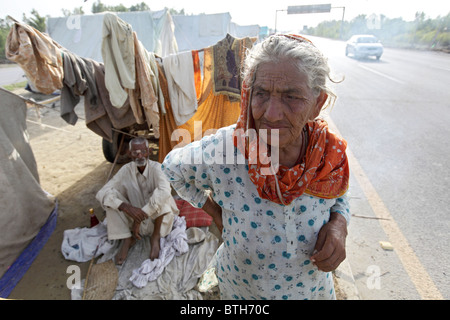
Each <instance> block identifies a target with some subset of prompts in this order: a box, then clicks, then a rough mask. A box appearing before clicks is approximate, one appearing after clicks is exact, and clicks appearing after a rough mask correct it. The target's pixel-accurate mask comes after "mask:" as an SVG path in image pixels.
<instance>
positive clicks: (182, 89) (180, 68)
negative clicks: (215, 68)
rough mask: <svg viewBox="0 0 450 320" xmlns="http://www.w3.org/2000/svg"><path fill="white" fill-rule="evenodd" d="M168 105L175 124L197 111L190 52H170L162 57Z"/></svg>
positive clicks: (181, 122) (186, 119)
mask: <svg viewBox="0 0 450 320" xmlns="http://www.w3.org/2000/svg"><path fill="white" fill-rule="evenodd" d="M163 65H164V72H165V74H166V78H167V86H168V88H169V95H170V105H171V107H172V112H173V116H174V118H175V122H176V123H177V125H182V124H184V123H185V122H186V121H188V120H189V119H190V118H191V117H192V116H193V115H194V114H195V112H196V111H197V106H198V105H197V93H196V92H195V83H194V63H193V59H192V52H191V51H185V52H181V53H178V54H171V55H169V56H167V57H164V59H163Z"/></svg>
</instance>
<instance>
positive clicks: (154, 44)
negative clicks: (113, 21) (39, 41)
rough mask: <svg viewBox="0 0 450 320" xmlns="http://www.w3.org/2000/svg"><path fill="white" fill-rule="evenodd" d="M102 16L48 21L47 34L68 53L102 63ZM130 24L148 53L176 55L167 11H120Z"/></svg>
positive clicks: (84, 16) (119, 13) (72, 17)
mask: <svg viewBox="0 0 450 320" xmlns="http://www.w3.org/2000/svg"><path fill="white" fill-rule="evenodd" d="M104 14H105V12H103V13H97V14H91V15H76V16H69V17H59V18H48V21H47V33H48V34H49V36H50V37H51V38H52V39H53V40H55V41H56V42H58V43H59V44H60V45H61V46H63V47H65V48H66V49H67V50H69V51H71V52H73V53H75V54H77V55H79V56H80V57H84V58H90V59H92V60H95V61H98V62H103V58H102V54H101V48H102V26H103V16H104ZM115 14H117V16H118V17H119V18H120V19H122V20H124V21H125V22H127V23H129V24H130V25H131V27H132V28H133V31H135V32H136V34H137V36H138V39H139V40H140V41H141V42H142V44H143V45H144V47H145V48H146V49H147V51H151V52H154V53H156V54H157V55H159V56H161V57H164V56H166V55H169V54H171V53H175V52H177V51H178V50H177V44H176V40H175V36H174V28H173V22H172V17H171V15H170V14H169V12H168V11H167V10H161V11H155V12H152V11H138V12H118V13H115Z"/></svg>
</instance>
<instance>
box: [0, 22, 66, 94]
mask: <svg viewBox="0 0 450 320" xmlns="http://www.w3.org/2000/svg"><path fill="white" fill-rule="evenodd" d="M5 54H6V58H7V59H8V60H11V61H14V62H16V63H17V64H18V65H19V66H20V67H21V68H22V69H23V71H24V72H25V75H26V76H27V78H28V79H29V80H30V81H31V82H32V83H33V84H34V86H35V87H36V89H38V90H39V91H40V92H42V93H44V94H51V93H53V92H55V91H56V90H59V89H61V88H62V86H63V83H62V82H63V60H62V56H61V46H60V45H59V44H58V43H56V42H55V41H54V40H52V39H51V38H50V37H49V36H48V35H46V34H44V33H41V32H40V31H38V30H36V29H35V28H33V27H31V26H29V25H26V24H22V23H19V22H15V23H14V25H13V26H12V27H11V30H10V32H9V34H8V37H7V39H6V46H5Z"/></svg>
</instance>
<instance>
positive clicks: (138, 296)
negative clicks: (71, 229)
mask: <svg viewBox="0 0 450 320" xmlns="http://www.w3.org/2000/svg"><path fill="white" fill-rule="evenodd" d="M176 218H177V219H176V221H175V222H174V227H173V229H172V232H171V233H170V234H169V235H168V236H167V237H165V238H162V239H161V253H160V258H159V259H155V260H153V261H151V260H149V259H148V257H149V255H150V249H151V245H150V237H148V236H146V237H143V238H142V239H141V240H140V241H137V242H136V244H135V245H134V246H133V247H132V248H130V251H129V252H128V257H127V259H126V260H125V262H124V263H123V264H122V265H121V266H116V267H117V268H118V274H119V279H118V285H117V288H116V293H115V295H114V297H113V300H161V299H164V300H184V299H187V300H198V299H202V295H201V293H200V292H199V291H198V290H196V286H197V283H198V281H199V279H200V278H201V277H202V275H203V273H204V272H205V271H206V270H207V269H208V267H210V262H211V261H212V260H213V257H214V254H215V252H216V250H217V248H218V245H219V240H218V239H217V237H216V236H215V235H214V234H212V233H211V232H209V230H208V228H207V227H202V228H196V227H192V228H188V229H186V228H185V226H186V222H185V220H184V217H178V216H177V217H176ZM96 227H97V226H96ZM94 228H95V227H94ZM101 228H102V227H99V228H98V229H101ZM86 229H89V228H86ZM91 229H92V228H91ZM84 232H87V230H85V231H84ZM69 234H70V233H69ZM102 237H104V235H99V239H101V238H102ZM103 239H104V238H103ZM90 240H92V239H90ZM63 241H67V240H63ZM72 243H73V240H72ZM98 243H101V245H99V248H98V249H97V253H96V256H97V257H99V258H98V260H97V262H96V263H102V262H106V261H108V260H110V259H114V256H115V255H116V253H117V252H118V250H119V246H118V245H117V243H111V247H110V249H109V250H104V249H105V246H108V245H109V244H108V243H107V242H103V241H102V240H99V242H98ZM78 245H79V246H80V247H81V248H86V247H85V245H84V244H83V243H82V242H78ZM92 247H93V246H91V248H92ZM74 250H75V249H74ZM77 250H78V249H77ZM84 251H85V252H87V250H84ZM99 251H102V252H103V253H102V256H101V257H100V256H99V254H98V252H99ZM89 252H90V253H89V254H88V256H89V257H93V255H94V254H93V253H91V251H89ZM76 255H81V253H80V254H74V253H72V254H71V255H70V256H76ZM68 256H69V255H68ZM137 279H139V280H137ZM82 288H83V285H81V288H76V287H74V288H72V299H73V300H78V299H81V297H82V294H83V293H82V290H83V289H82Z"/></svg>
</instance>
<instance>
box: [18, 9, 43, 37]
mask: <svg viewBox="0 0 450 320" xmlns="http://www.w3.org/2000/svg"><path fill="white" fill-rule="evenodd" d="M31 14H32V15H33V16H34V17H31V18H27V16H26V15H25V13H24V14H23V22H25V23H26V24H28V25H30V26H32V27H33V28H35V29H36V30H39V31H41V32H45V29H46V24H45V19H46V17H43V16H41V15H40V14H39V13H38V12H37V11H36V9H33V10H31Z"/></svg>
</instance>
